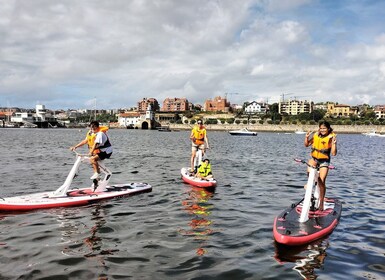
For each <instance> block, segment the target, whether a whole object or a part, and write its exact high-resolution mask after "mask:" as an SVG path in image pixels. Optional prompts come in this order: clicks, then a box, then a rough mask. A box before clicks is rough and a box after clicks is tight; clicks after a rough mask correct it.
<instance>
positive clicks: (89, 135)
mask: <svg viewBox="0 0 385 280" xmlns="http://www.w3.org/2000/svg"><path fill="white" fill-rule="evenodd" d="M107 130H108V127H107V126H99V130H98V132H103V133H104V134H106V132H107ZM106 136H107V134H106ZM95 139H96V133H93V132H92V131H91V130H90V131H88V132H87V144H88V148H89V149H90V150H91V149H92V147H93V146H94V144H95ZM110 146H111V143H110V139H109V138H108V136H107V141H106V142H105V143H104V145H103V146H99V147H98V148H97V149H95V150H94V151H93V153H92V154H93V155H96V154H99V153H100V149H103V148H107V147H110Z"/></svg>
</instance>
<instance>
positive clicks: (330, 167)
mask: <svg viewBox="0 0 385 280" xmlns="http://www.w3.org/2000/svg"><path fill="white" fill-rule="evenodd" d="M294 161H295V162H298V163H303V164H306V165H307V166H308V167H310V168H316V169H319V166H312V165H310V164H309V163H308V162H307V161H306V160H304V159H299V158H295V159H294ZM328 168H329V169H336V168H335V166H333V165H329V166H328Z"/></svg>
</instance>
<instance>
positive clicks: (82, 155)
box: [73, 150, 89, 157]
mask: <svg viewBox="0 0 385 280" xmlns="http://www.w3.org/2000/svg"><path fill="white" fill-rule="evenodd" d="M73 152H74V153H75V155H76V156H78V157H89V154H80V153H78V152H77V151H76V150H73Z"/></svg>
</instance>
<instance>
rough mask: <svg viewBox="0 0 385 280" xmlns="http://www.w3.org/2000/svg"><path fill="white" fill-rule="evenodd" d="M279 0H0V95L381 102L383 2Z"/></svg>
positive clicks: (54, 102)
mask: <svg viewBox="0 0 385 280" xmlns="http://www.w3.org/2000/svg"><path fill="white" fill-rule="evenodd" d="M284 2H285V5H283V4H282V1H268V0H261V1H257V0H255V1H252V0H250V1H248V0H240V1H232V0H223V1H210V0H197V1H183V0H182V1H171V0H169V1H167V0H162V1H150V0H135V1H125V0H121V1H118V0H117V1H102V0H99V1H98V0H93V1H75V0H73V1H55V0H53V1H52V0H34V1H16V0H14V1H8V0H0V5H1V7H2V9H0V36H1V38H2V39H1V40H0V58H1V60H0V106H19V107H26V108H31V107H34V106H35V104H36V102H41V103H43V104H45V105H46V106H47V108H52V109H53V108H62V109H66V108H84V107H89V106H90V105H89V104H90V100H94V99H95V98H96V99H97V100H98V102H97V103H98V104H101V105H100V106H101V107H103V108H122V107H129V106H133V105H135V104H136V102H137V101H139V100H140V99H141V98H143V97H155V98H157V99H158V101H160V102H162V101H163V99H164V98H166V97H187V98H188V99H189V100H190V101H191V102H196V103H202V102H203V101H204V100H205V99H206V98H208V97H214V96H217V95H221V96H224V95H225V93H238V94H229V95H228V98H229V100H230V101H231V102H232V103H242V102H243V101H250V100H261V99H265V100H266V99H270V98H271V97H273V96H275V97H276V96H279V95H281V94H287V93H292V94H293V95H292V96H297V97H303V98H304V99H305V98H306V99H311V100H313V101H316V102H322V101H337V102H340V103H347V104H351V105H355V104H360V103H370V104H384V103H385V96H384V92H385V83H384V81H385V79H384V77H385V66H384V65H385V33H384V32H383V30H385V29H384V28H383V27H384V21H383V19H382V16H381V13H382V11H383V10H384V8H385V3H381V2H382V1H377V2H379V3H373V4H372V6H370V5H368V4H367V3H363V2H362V3H361V1H354V0H351V1H335V2H338V3H336V4H331V3H326V2H330V1H325V2H324V1H310V0H307V1H305V0H303V1H300V0H297V1H284ZM323 3H325V4H323ZM328 5H329V6H328ZM369 19H370V20H369ZM380 27H382V28H380ZM381 32H382V33H381Z"/></svg>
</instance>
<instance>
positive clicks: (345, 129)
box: [167, 124, 385, 134]
mask: <svg viewBox="0 0 385 280" xmlns="http://www.w3.org/2000/svg"><path fill="white" fill-rule="evenodd" d="M167 125H168V126H169V128H170V129H171V130H190V129H191V128H192V127H193V126H194V125H191V124H167ZM205 127H206V129H207V130H212V131H230V130H239V129H242V128H246V127H247V128H248V129H249V130H251V131H256V132H283V133H294V132H295V131H298V130H303V131H309V130H310V131H314V130H318V124H315V125H307V124H306V125H294V124H282V125H281V124H274V125H273V124H250V125H245V124H208V125H205ZM332 128H333V130H334V132H335V133H347V134H361V133H367V132H372V131H376V132H377V133H382V134H384V133H385V125H332Z"/></svg>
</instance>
